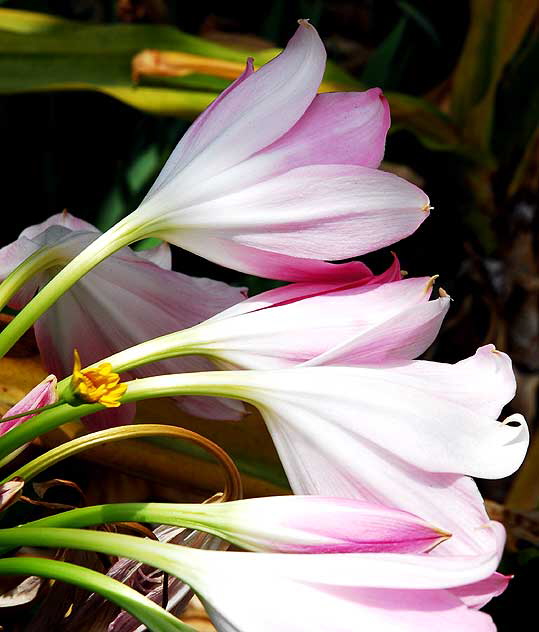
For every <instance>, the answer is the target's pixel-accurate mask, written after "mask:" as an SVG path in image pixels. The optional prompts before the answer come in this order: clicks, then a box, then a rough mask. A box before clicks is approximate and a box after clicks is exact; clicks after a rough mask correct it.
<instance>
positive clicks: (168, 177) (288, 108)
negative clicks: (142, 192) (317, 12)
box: [141, 21, 326, 212]
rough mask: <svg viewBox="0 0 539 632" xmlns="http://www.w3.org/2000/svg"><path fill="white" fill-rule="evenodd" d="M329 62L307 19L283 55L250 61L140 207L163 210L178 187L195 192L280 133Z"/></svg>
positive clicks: (296, 115) (181, 145) (304, 102)
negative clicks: (254, 67)
mask: <svg viewBox="0 0 539 632" xmlns="http://www.w3.org/2000/svg"><path fill="white" fill-rule="evenodd" d="M325 62H326V53H325V50H324V46H323V44H322V42H321V40H320V38H319V36H318V33H317V32H316V29H315V28H313V27H312V26H311V25H310V24H308V23H307V22H305V21H303V22H302V23H301V24H300V26H299V27H298V29H297V31H296V34H295V35H294V36H293V37H292V39H291V40H290V41H289V42H288V45H287V46H286V48H285V50H284V51H283V52H282V53H281V54H280V55H279V56H277V57H276V58H275V59H273V60H272V61H271V62H269V63H268V64H266V65H264V66H263V67H262V68H260V70H258V71H257V72H255V73H252V68H251V67H250V66H249V65H248V68H247V70H246V72H245V73H244V75H242V77H240V78H239V79H238V80H237V81H236V82H235V84H233V86H231V87H230V88H229V89H228V91H227V92H226V94H223V95H221V97H220V98H219V100H218V102H216V103H215V104H214V105H213V106H210V109H208V110H206V112H204V113H203V114H202V115H201V117H200V118H199V120H197V122H196V123H195V125H194V127H193V128H192V131H191V130H190V131H188V132H187V134H186V135H185V136H184V137H183V138H182V140H181V141H180V143H179V144H178V146H177V147H176V149H175V150H174V152H173V154H172V156H171V158H170V159H169V162H168V163H167V164H166V165H165V167H164V169H163V172H162V173H161V175H160V176H159V178H158V180H157V181H156V183H155V185H154V186H153V187H152V189H151V190H150V192H149V194H148V195H147V197H146V199H145V201H144V202H143V204H142V207H141V210H142V208H144V207H152V208H155V205H158V206H159V209H160V211H161V212H166V211H168V210H170V208H171V205H172V206H173V205H174V204H175V203H176V199H175V198H177V195H175V193H178V194H180V196H182V197H184V196H185V195H186V196H187V197H188V196H189V195H192V194H193V191H194V190H195V189H196V188H197V187H200V184H201V183H204V182H205V181H206V180H207V179H208V178H211V177H212V176H215V175H218V174H220V173H222V172H223V171H225V170H226V169H229V168H230V167H232V166H234V165H236V164H238V163H240V162H241V161H242V160H245V159H246V158H249V156H251V155H253V154H254V153H256V152H257V151H259V150H261V149H263V148H264V147H266V146H267V145H269V144H271V143H273V142H274V141H275V140H277V139H278V138H280V137H281V136H282V135H283V134H284V133H285V132H287V131H288V130H289V129H290V128H291V127H292V126H293V125H294V124H295V123H296V122H297V121H298V119H299V118H300V117H301V116H302V115H303V113H304V112H305V110H306V109H307V108H308V107H309V105H310V103H311V101H312V100H313V99H314V97H315V95H316V92H317V90H318V87H319V85H320V82H321V80H322V76H323V74H324V68H325ZM261 122H263V124H261ZM165 189H166V190H165ZM163 193H166V195H163ZM182 194H183V195H182ZM184 199H186V198H184Z"/></svg>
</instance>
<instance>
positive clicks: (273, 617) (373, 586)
mask: <svg viewBox="0 0 539 632" xmlns="http://www.w3.org/2000/svg"><path fill="white" fill-rule="evenodd" d="M498 537H500V538H503V530H502V531H499V532H498ZM0 544H1V545H2V546H9V547H13V546H20V545H25V544H33V545H36V544H39V546H48V547H56V546H63V547H68V548H75V549H81V550H90V551H96V552H101V553H107V554H113V555H120V556H125V557H130V558H134V559H137V560H140V561H141V562H143V563H145V564H148V565H150V566H154V567H156V568H160V569H162V570H164V571H166V572H168V573H170V574H171V575H174V576H176V577H179V578H181V579H182V580H183V581H185V582H186V583H187V584H189V585H190V586H191V587H192V588H193V590H194V591H195V592H196V593H197V594H198V596H199V597H200V598H201V599H202V601H203V603H204V605H205V607H206V609H207V611H208V614H209V615H210V617H211V619H212V621H213V623H214V624H215V626H216V628H217V630H219V632H251V631H252V630H257V631H258V630H259V631H260V632H270V631H271V632H274V631H275V630H287V631H289V632H306V631H320V632H322V631H323V632H326V631H327V630H335V631H336V632H337V631H338V632H352V631H356V630H358V629H363V628H367V629H372V630H381V631H383V632H422V631H423V632H427V631H428V632H430V630H432V628H433V627H435V626H438V627H439V628H440V629H442V630H444V632H463V631H464V632H468V631H469V632H494V631H495V629H496V628H495V626H494V624H493V622H492V620H491V619H490V617H489V616H488V615H486V614H483V613H481V612H478V611H477V610H475V609H470V608H468V607H467V606H466V605H465V604H464V603H463V602H462V601H461V600H460V599H459V597H458V596H456V595H455V594H454V592H453V591H455V592H456V591H459V590H463V591H471V590H474V588H472V587H475V590H477V591H479V590H481V587H480V586H481V583H482V582H483V581H484V578H485V577H489V576H490V575H491V574H492V573H493V572H494V570H495V569H496V566H497V564H498V562H499V556H498V555H497V553H496V552H489V553H487V554H483V555H478V556H453V557H443V558H440V557H434V556H432V555H429V554H412V553H322V554H316V553H315V554H298V553H271V554H268V553H248V552H228V551H227V552H224V551H207V550H197V549H191V548H186V547H182V546H177V545H173V544H167V543H164V542H155V541H150V540H147V539H141V538H136V537H133V536H126V535H119V534H112V533H106V534H103V533H97V534H96V532H93V531H87V530H79V529H59V528H35V527H34V528H32V527H24V528H22V527H20V528H15V529H3V530H1V531H0Z"/></svg>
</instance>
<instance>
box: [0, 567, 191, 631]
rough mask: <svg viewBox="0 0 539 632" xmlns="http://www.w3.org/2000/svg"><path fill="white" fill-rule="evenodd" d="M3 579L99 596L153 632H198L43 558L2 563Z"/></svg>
mask: <svg viewBox="0 0 539 632" xmlns="http://www.w3.org/2000/svg"><path fill="white" fill-rule="evenodd" d="M0 575H37V576H38V577H47V578H49V579H56V580H59V581H63V582H67V583H69V584H74V585H75V586H79V587H80V588H84V589H86V590H88V591H90V592H96V593H99V594H100V595H102V596H103V597H106V598H107V599H109V600H110V601H112V602H114V603H115V604H117V605H118V606H120V608H123V609H124V610H127V612H129V613H130V614H132V615H133V616H134V617H135V618H136V619H138V620H139V621H140V622H141V623H143V624H144V625H145V626H147V628H148V629H149V630H150V631H151V632H196V631H195V630H194V628H192V627H191V626H188V625H186V624H185V623H182V622H181V621H180V620H179V619H177V618H176V617H174V616H173V615H172V614H170V612H167V611H166V610H164V609H163V608H160V607H159V606H158V605H157V604H155V603H153V601H150V600H149V599H147V598H146V597H144V596H143V595H141V594H140V593H139V592H137V591H136V590H133V589H132V588H129V587H128V586H126V585H125V584H122V583H120V582H118V581H116V580H115V579H112V578H110V577H107V576H106V575H102V574H101V573H98V572H96V571H92V570H90V569H87V568H84V567H82V566H77V565H75V564H69V563H67V562H59V561H57V560H46V559H43V558H33V557H12V558H3V559H0Z"/></svg>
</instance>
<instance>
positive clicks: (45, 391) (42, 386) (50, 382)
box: [0, 375, 58, 435]
mask: <svg viewBox="0 0 539 632" xmlns="http://www.w3.org/2000/svg"><path fill="white" fill-rule="evenodd" d="M56 401H58V394H57V393H56V377H55V376H54V375H49V376H48V377H46V378H45V379H44V380H43V381H42V382H40V383H39V384H38V385H37V386H34V388H33V389H32V390H31V391H30V392H29V393H27V394H26V395H25V396H24V397H23V398H22V399H21V400H20V401H19V402H17V403H16V404H15V406H12V407H11V408H10V409H9V410H8V411H7V412H6V413H5V414H4V415H3V416H2V418H4V417H12V416H14V415H19V414H20V413H24V412H26V411H27V410H34V409H36V408H43V407H44V406H49V404H54V403H55V402H56ZM33 416H34V415H27V416H25V417H19V418H18V419H12V420H11V421H4V422H3V423H1V422H0V435H3V434H5V433H6V432H8V431H9V430H11V429H12V428H14V427H15V426H20V425H21V424H22V423H24V422H25V421H28V419H31V418H32V417H33Z"/></svg>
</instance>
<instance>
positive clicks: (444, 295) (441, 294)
mask: <svg viewBox="0 0 539 632" xmlns="http://www.w3.org/2000/svg"><path fill="white" fill-rule="evenodd" d="M438 295H439V297H440V298H448V299H449V300H450V301H452V300H453V299H452V298H451V297H450V296H449V294H448V293H447V292H446V291H445V290H444V288H443V287H441V288H439V289H438Z"/></svg>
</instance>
